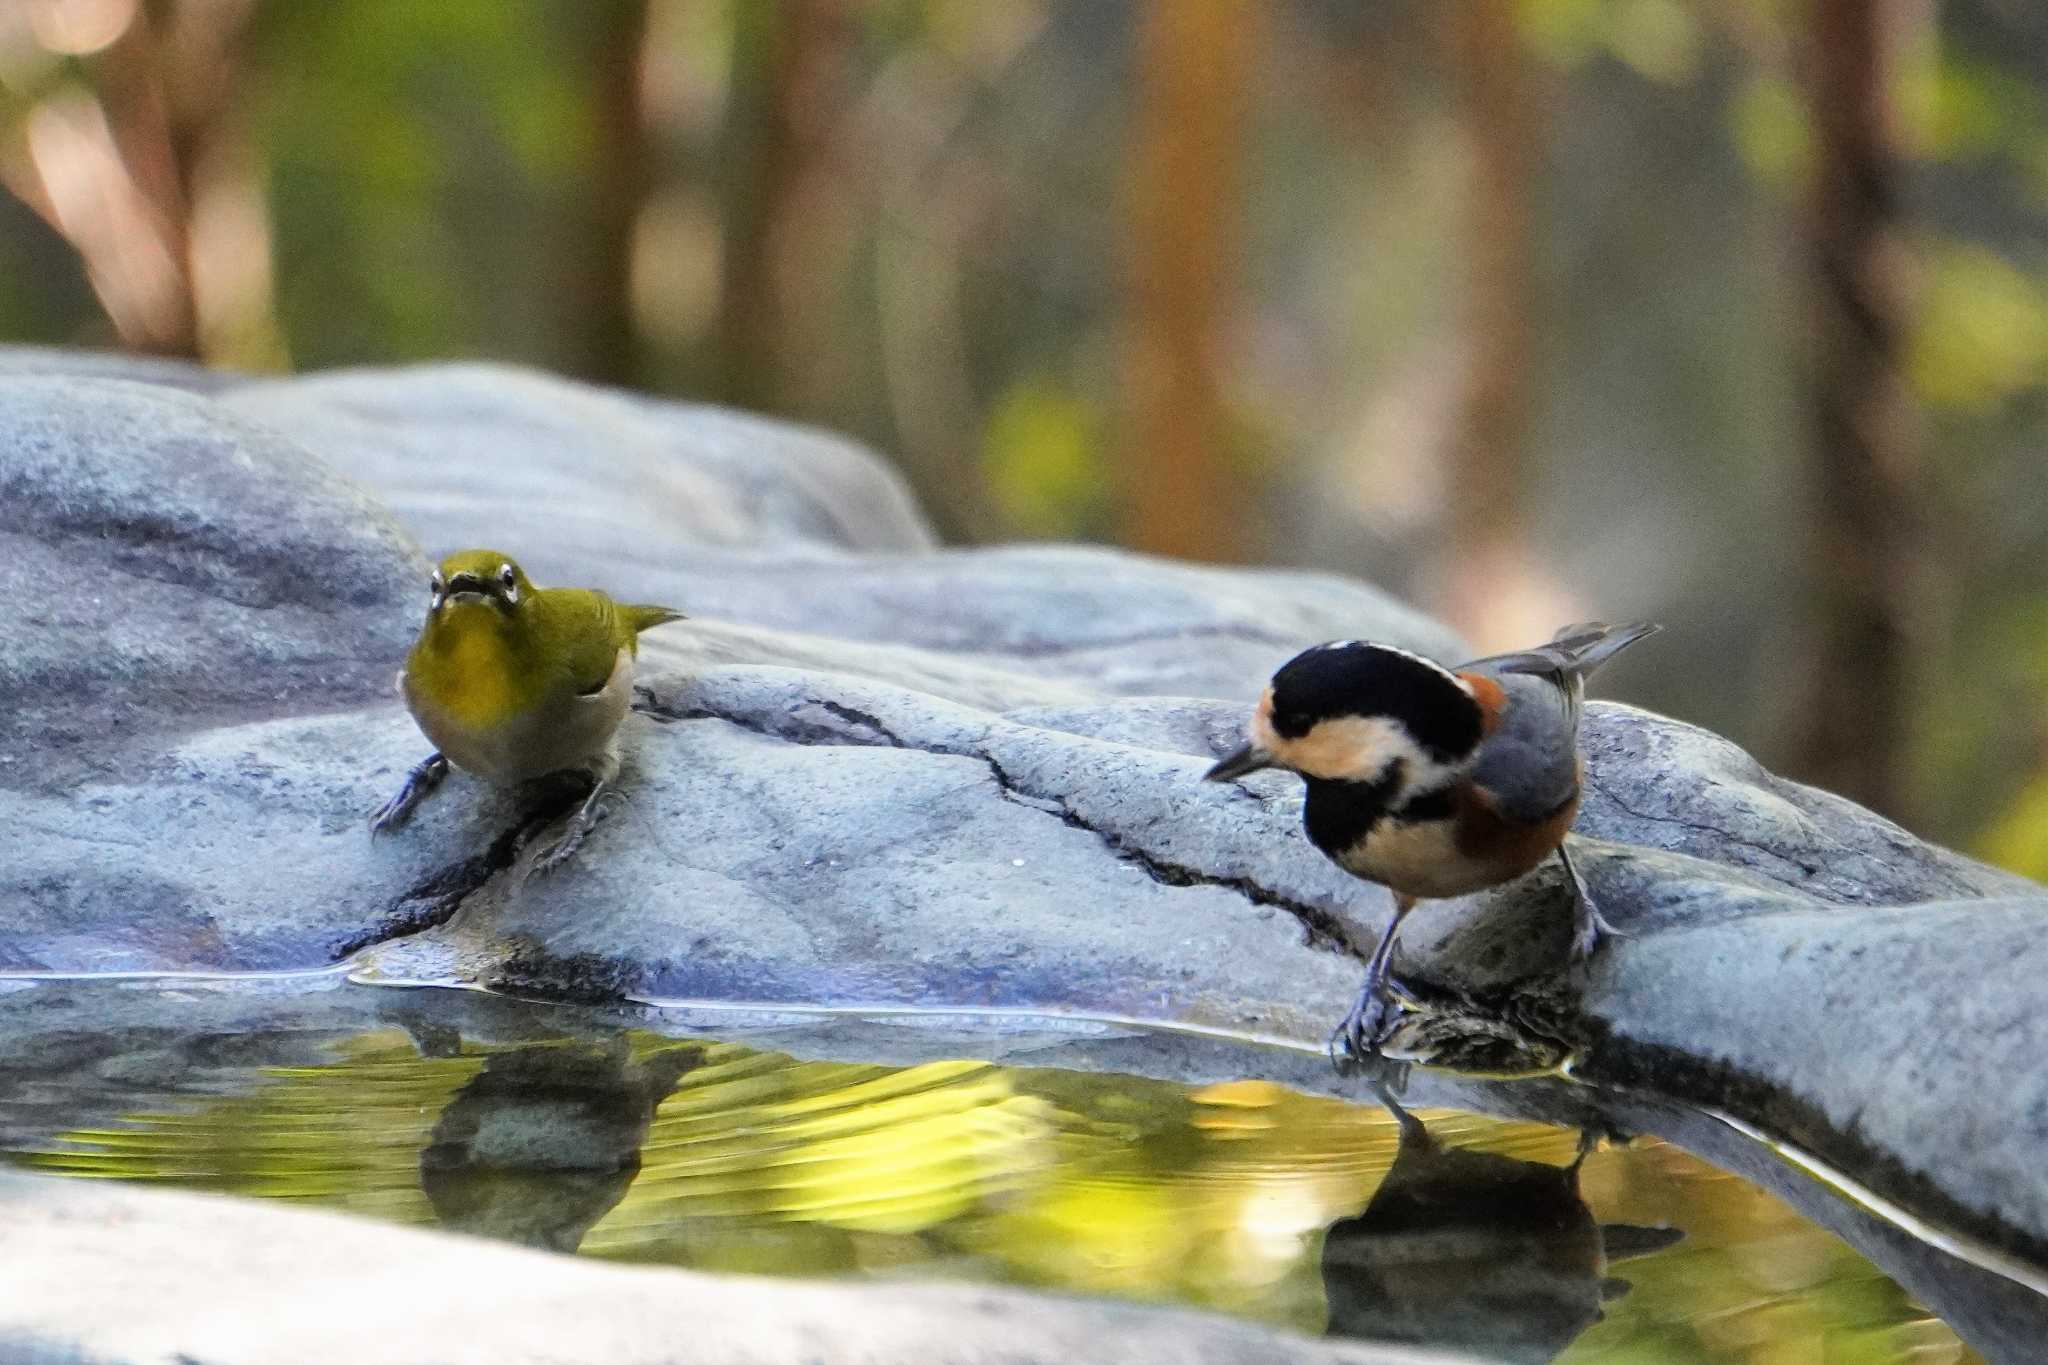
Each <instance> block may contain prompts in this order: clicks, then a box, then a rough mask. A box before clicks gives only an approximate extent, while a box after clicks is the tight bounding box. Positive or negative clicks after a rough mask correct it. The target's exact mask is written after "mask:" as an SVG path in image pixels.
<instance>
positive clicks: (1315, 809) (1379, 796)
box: [1301, 762, 1402, 859]
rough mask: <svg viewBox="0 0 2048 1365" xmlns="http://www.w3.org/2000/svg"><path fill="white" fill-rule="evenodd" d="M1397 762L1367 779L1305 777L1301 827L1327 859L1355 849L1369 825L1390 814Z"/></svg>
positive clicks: (1398, 771) (1397, 778)
mask: <svg viewBox="0 0 2048 1365" xmlns="http://www.w3.org/2000/svg"><path fill="white" fill-rule="evenodd" d="M1401 769H1402V765H1401V764H1400V763H1398V762H1397V763H1393V764H1390V765H1389V766H1388V768H1387V770H1386V771H1385V772H1384V773H1382V774H1380V776H1379V777H1378V778H1376V779H1375V780H1373V781H1371V782H1338V781H1332V780H1330V779H1329V778H1323V777H1311V778H1308V779H1307V781H1308V801H1307V803H1306V804H1305V805H1304V806H1303V807H1302V811H1301V826H1302V829H1303V830H1305V831H1306V832H1307V833H1308V841H1309V842H1310V843H1312V844H1314V845H1315V846H1316V847H1317V848H1319V849H1321V850H1322V851H1323V852H1324V853H1325V854H1327V855H1328V856H1329V857H1331V858H1333V859H1334V858H1337V857H1338V855H1339V854H1342V853H1345V852H1347V851H1349V850H1350V849H1353V848H1356V847H1357V846H1358V842H1359V841H1360V840H1361V839H1363V838H1365V836H1366V834H1367V833H1368V832H1369V831H1370V830H1371V829H1372V827H1373V826H1374V825H1376V824H1378V823H1379V822H1380V821H1382V820H1384V819H1386V818H1387V817H1388V816H1389V815H1390V814H1392V811H1391V808H1390V803H1391V802H1392V801H1393V799H1394V792H1395V790H1396V789H1397V788H1398V787H1399V786H1400V785H1401Z"/></svg>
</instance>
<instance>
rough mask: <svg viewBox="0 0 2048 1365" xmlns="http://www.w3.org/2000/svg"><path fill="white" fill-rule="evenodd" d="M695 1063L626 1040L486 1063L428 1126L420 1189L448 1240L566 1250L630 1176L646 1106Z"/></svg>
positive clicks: (542, 1048) (699, 1052)
mask: <svg viewBox="0 0 2048 1365" xmlns="http://www.w3.org/2000/svg"><path fill="white" fill-rule="evenodd" d="M703 1060H704V1051H703V1049H702V1048H701V1047H695V1046H691V1047H675V1048H667V1049H664V1050H662V1051H660V1052H657V1053H655V1054H654V1055H652V1056H647V1057H641V1058H637V1059H636V1058H634V1057H633V1056H632V1054H631V1052H630V1050H629V1048H628V1045H627V1042H626V1039H625V1038H624V1037H616V1038H613V1039H610V1040H609V1041H607V1042H602V1043H584V1042H574V1043H550V1044H541V1045H536V1046H531V1047H522V1048H517V1049H514V1050H512V1051H508V1052H499V1053H495V1054H493V1055H492V1056H491V1057H490V1059H489V1060H488V1061H486V1062H485V1063H484V1068H483V1070H481V1071H479V1072H478V1073H477V1074H476V1076H475V1077H474V1078H472V1079H471V1080H470V1082H469V1083H468V1084H467V1085H465V1086H464V1087H463V1088H462V1089H461V1091H460V1092H458V1093H457V1094H456V1096H455V1099H454V1100H453V1101H452V1102H451V1103H450V1104H449V1105H448V1107H447V1108H446V1109H445V1110H443V1111H442V1113H441V1118H440V1121H439V1122H438V1123H436V1124H435V1125H434V1135H433V1141H432V1143H431V1144H430V1145H429V1146H428V1147H427V1148H426V1149H425V1150H424V1151H422V1152H421V1153H420V1185H421V1188H422V1189H424V1190H425V1191H426V1195H427V1200H428V1202H429V1203H431V1204H432V1205H433V1206H434V1212H435V1214H436V1215H438V1216H439V1218H440V1220H441V1222H442V1223H443V1224H445V1225H446V1226H448V1227H450V1228H453V1229H455V1230H457V1231H461V1232H473V1233H479V1234H481V1235H483V1236H487V1237H498V1238H503V1239H504V1240H506V1241H512V1242H521V1243H524V1244H526V1245H528V1246H536V1247H545V1248H547V1249H549V1250H552V1251H574V1250H576V1249H577V1247H578V1246H580V1245H581V1244H582V1242H583V1236H584V1234H585V1233H587V1232H588V1231H590V1228H591V1225H592V1224H594V1223H596V1222H597V1220H598V1219H600V1218H602V1217H604V1215H605V1214H606V1213H608V1212H610V1210H611V1208H612V1206H613V1205H615V1204H617V1203H618V1202H619V1200H620V1199H622V1198H624V1197H625V1194H626V1190H627V1188H628V1187H629V1186H631V1185H632V1183H633V1177H634V1176H636V1175H637V1174H639V1171H640V1148H641V1146H642V1144H644V1143H645V1142H646V1141H647V1129H648V1125H649V1124H650V1123H651V1122H652V1120H653V1118H654V1109H655V1106H656V1105H658V1104H660V1103H661V1101H662V1100H663V1099H664V1098H665V1097H666V1096H667V1095H668V1094H669V1092H671V1091H672V1090H674V1089H675V1088H676V1083H677V1082H678V1081H679V1080H680V1079H681V1078H682V1077H683V1076H684V1075H685V1074H687V1073H688V1072H689V1071H691V1070H692V1069H694V1068H695V1067H697V1066H698V1065H700V1064H701V1063H702V1062H703Z"/></svg>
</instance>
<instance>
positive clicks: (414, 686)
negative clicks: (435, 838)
mask: <svg viewBox="0 0 2048 1365" xmlns="http://www.w3.org/2000/svg"><path fill="white" fill-rule="evenodd" d="M429 590H430V592H431V596H430V598H429V600H428V602H427V619H426V623H425V624H424V625H422V626H421V627H420V636H419V639H418V640H417V641H415V642H414V643H413V647H412V652H411V653H410V654H408V655H406V659H405V671H404V672H402V673H400V674H399V675H398V690H399V693H400V694H401V695H402V696H404V698H405V705H406V709H407V710H409V711H411V712H412V718H413V719H414V720H415V721H417V722H418V723H419V727H420V730H421V732H422V733H424V734H425V735H426V737H427V738H428V739H430V740H432V741H433V743H434V748H435V752H434V753H433V754H431V755H429V756H428V757H427V758H426V759H425V760H424V761H422V762H421V763H419V764H418V765H417V766H415V767H414V768H413V770H412V771H411V772H410V773H408V774H407V775H406V779H405V785H404V786H403V787H401V788H399V790H398V794H397V795H396V796H394V797H392V798H391V799H390V800H389V801H387V802H385V803H384V805H383V807H382V808H381V809H379V810H378V811H377V813H376V814H375V815H373V816H371V817H370V830H371V832H372V833H373V834H382V833H384V832H385V831H387V830H392V829H396V828H398V827H399V826H400V825H402V824H404V823H405V822H406V821H407V820H408V819H410V818H411V816H412V813H413V810H414V809H415V808H416V807H417V806H418V805H419V804H420V802H422V801H424V800H425V799H426V798H427V797H428V796H429V795H431V794H432V793H433V791H434V789H435V788H436V787H438V786H440V785H441V780H442V779H443V778H445V777H446V776H447V775H448V765H449V764H450V763H453V764H454V765H455V766H456V767H458V768H461V769H463V770H465V771H467V772H472V773H475V774H476V775H477V776H479V777H482V778H484V779H485V780H487V781H490V782H494V783H497V784H499V785H502V786H511V785H514V784H517V783H521V782H526V781H530V780H532V779H534V778H541V777H547V776H550V775H552V774H555V773H561V772H582V773H585V774H587V775H588V776H589V778H590V782H591V789H590V795H589V796H588V797H587V798H586V799H585V800H584V802H583V804H582V806H581V807H580V808H578V810H577V811H576V813H575V815H574V816H572V817H571V818H570V821H569V826H568V829H567V830H566V831H565V832H564V833H563V835H562V837H561V838H560V839H559V840H557V841H556V842H555V844H554V846H553V847H551V848H549V849H548V850H547V851H546V852H545V853H543V854H542V855H541V856H540V858H539V859H538V860H537V861H536V862H535V864H534V869H533V870H534V871H537V872H546V871H550V870H552V869H553V868H556V867H559V866H560V865H561V864H562V863H563V862H564V861H565V860H567V859H568V857H569V856H570V855H571V854H573V853H574V852H575V851H576V850H577V848H578V847H579V846H581V844H582V843H583V840H584V838H585V836H587V835H588V834H589V833H590V831H591V829H592V828H594V827H595V826H596V824H597V822H598V821H599V820H601V819H603V818H604V814H605V810H604V801H605V798H606V796H607V795H609V794H610V792H611V790H612V782H613V780H614V779H615V778H616V777H617V776H618V772H619V755H618V748H617V745H616V742H615V741H616V739H617V735H618V729H619V722H620V721H622V720H624V719H625V716H626V711H627V709H628V706H629V705H630V703H631V701H632V695H633V660H634V658H635V656H636V655H637V654H638V652H639V637H640V632H641V631H643V630H646V629H648V628H649V627H652V626H658V625H661V624H662V623H663V622H666V621H676V620H680V619H682V613H681V612H679V611H671V610H670V609H669V608H667V607H649V606H629V605H626V604H624V603H620V602H614V601H613V600H612V599H611V598H609V597H607V596H606V595H605V594H603V593H601V592H598V591H596V590H595V589H591V588H537V587H535V586H534V585H533V582H532V581H531V580H530V579H528V578H527V576H526V574H525V572H524V571H523V570H521V569H520V567H519V566H518V565H517V564H515V563H513V561H512V559H511V558H510V557H509V556H507V555H503V554H500V553H499V552H498V551H496V550H464V551H462V552H460V553H459V554H452V555H450V556H448V558H446V559H444V560H442V561H441V566H440V568H438V569H436V570H435V571H434V576H433V579H432V581H431V583H430V584H429Z"/></svg>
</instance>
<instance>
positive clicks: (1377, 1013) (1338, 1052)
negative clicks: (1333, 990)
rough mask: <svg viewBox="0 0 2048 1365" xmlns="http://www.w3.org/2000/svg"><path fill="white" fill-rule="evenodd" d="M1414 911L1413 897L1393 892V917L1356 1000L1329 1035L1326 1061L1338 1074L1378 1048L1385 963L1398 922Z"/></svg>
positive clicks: (1368, 964)
mask: <svg viewBox="0 0 2048 1365" xmlns="http://www.w3.org/2000/svg"><path fill="white" fill-rule="evenodd" d="M1414 908H1415V898H1414V897H1413V896H1403V895H1401V894H1399V893H1398V892H1397V893H1395V895H1394V917H1393V918H1392V919H1390V920H1388V921H1387V929H1386V932H1385V933H1383V934H1381V935H1380V941H1379V945H1378V946H1377V947H1375V948H1374V949H1373V950H1372V957H1371V959H1370V960H1368V961H1367V962H1366V964H1365V984H1364V985H1362V986H1360V987H1359V989H1358V1000H1357V1002H1356V1003H1354V1004H1353V1005H1352V1006H1351V1012H1350V1013H1349V1014H1347V1015H1345V1016H1344V1022H1343V1023H1341V1024H1339V1025H1337V1031H1336V1032H1335V1033H1332V1034H1331V1035H1330V1062H1331V1064H1332V1065H1334V1066H1335V1067H1336V1068H1337V1071H1338V1074H1339V1075H1349V1074H1350V1073H1351V1071H1352V1070H1353V1068H1354V1067H1355V1066H1356V1065H1357V1064H1358V1063H1359V1062H1362V1061H1364V1060H1365V1059H1366V1058H1367V1057H1369V1056H1372V1055H1373V1054H1374V1053H1376V1052H1378V1051H1379V1049H1380V1028H1381V1025H1382V1024H1383V1023H1384V1022H1385V1020H1386V1014H1387V963H1388V962H1389V961H1390V960H1392V958H1393V956H1394V936H1395V935H1396V934H1398V933H1399V932H1400V931H1401V921H1402V920H1403V919H1404V918H1406V916H1407V914H1408V912H1409V911H1410V910H1413V909H1414Z"/></svg>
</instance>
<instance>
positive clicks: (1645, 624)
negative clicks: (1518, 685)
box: [1464, 621, 1664, 682]
mask: <svg viewBox="0 0 2048 1365" xmlns="http://www.w3.org/2000/svg"><path fill="white" fill-rule="evenodd" d="M1662 629H1664V627H1662V626H1660V625H1658V624H1657V623H1656V622H1654V621H1631V622H1629V623H1628V624H1626V625H1619V626H1610V625H1607V624H1606V623H1604V622H1600V621H1589V622H1586V623H1585V624H1583V625H1576V626H1566V627H1565V628H1564V629H1563V630H1560V631H1559V632H1558V633H1557V636H1556V638H1555V639H1553V640H1552V641H1551V642H1550V643H1549V644H1547V645H1538V646H1536V647H1535V648H1534V649H1521V650H1516V651H1515V652H1514V653H1512V654H1493V655H1489V656H1488V657H1486V658H1484V659H1474V660H1473V661H1472V662H1471V663H1468V664H1466V665H1464V666H1465V667H1466V668H1487V669H1491V670H1493V671H1494V672H1496V673H1548V674H1551V675H1553V676H1555V677H1556V678H1557V679H1558V681H1559V682H1571V681H1578V680H1580V679H1583V678H1586V677H1587V676H1589V675H1590V674H1592V672H1593V671H1594V670H1595V669H1597V668H1599V667H1600V665H1602V664H1604V663H1606V662H1607V661H1608V660H1609V659H1611V658H1613V657H1614V656H1615V655H1617V654H1619V653H1621V651H1623V650H1624V649H1627V648H1628V647H1629V646H1630V645H1632V644H1634V643H1635V642H1636V641H1638V640H1640V639H1642V638H1643V637H1644V636H1646V635H1655V634H1656V633H1657V632H1658V631H1660V630H1662Z"/></svg>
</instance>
